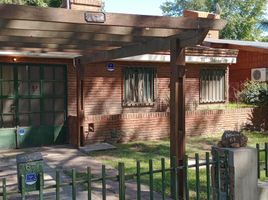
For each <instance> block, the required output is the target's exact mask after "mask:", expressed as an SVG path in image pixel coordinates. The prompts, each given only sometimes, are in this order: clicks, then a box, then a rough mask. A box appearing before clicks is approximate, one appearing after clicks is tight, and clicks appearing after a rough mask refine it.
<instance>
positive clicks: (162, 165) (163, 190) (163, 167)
mask: <svg viewBox="0 0 268 200" xmlns="http://www.w3.org/2000/svg"><path fill="white" fill-rule="evenodd" d="M161 176H162V200H165V198H166V194H165V192H166V166H165V158H161Z"/></svg>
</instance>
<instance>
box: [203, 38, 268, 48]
mask: <svg viewBox="0 0 268 200" xmlns="http://www.w3.org/2000/svg"><path fill="white" fill-rule="evenodd" d="M203 44H204V45H208V46H212V47H216V46H217V47H224V48H236V49H247V50H250V49H251V50H254V49H264V50H266V49H267V50H268V43H267V42H256V41H243V40H226V39H211V38H206V39H205V40H204V42H203Z"/></svg>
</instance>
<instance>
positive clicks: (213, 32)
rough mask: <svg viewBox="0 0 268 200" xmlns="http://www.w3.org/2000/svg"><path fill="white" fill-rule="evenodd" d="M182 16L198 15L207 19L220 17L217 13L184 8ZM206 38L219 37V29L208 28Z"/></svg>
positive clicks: (191, 16)
mask: <svg viewBox="0 0 268 200" xmlns="http://www.w3.org/2000/svg"><path fill="white" fill-rule="evenodd" d="M183 16H184V17H190V18H198V17H200V18H208V19H220V18H221V17H220V15H217V14H214V13H208V12H201V11H195V10H184V11H183ZM206 38H213V39H219V31H216V30H210V31H209V32H208V34H207V36H206Z"/></svg>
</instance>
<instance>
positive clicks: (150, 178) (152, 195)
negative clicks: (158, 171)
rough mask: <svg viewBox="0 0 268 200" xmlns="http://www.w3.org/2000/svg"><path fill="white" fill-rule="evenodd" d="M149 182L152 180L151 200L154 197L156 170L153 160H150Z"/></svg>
mask: <svg viewBox="0 0 268 200" xmlns="http://www.w3.org/2000/svg"><path fill="white" fill-rule="evenodd" d="M149 182H150V200H153V199H154V172H153V161H152V160H151V159H150V160H149Z"/></svg>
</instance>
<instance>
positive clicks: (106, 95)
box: [69, 62, 207, 143]
mask: <svg viewBox="0 0 268 200" xmlns="http://www.w3.org/2000/svg"><path fill="white" fill-rule="evenodd" d="M126 66H148V67H155V68H156V69H157V81H156V82H155V86H156V87H155V88H156V91H155V93H156V95H157V100H156V103H155V105H154V106H152V107H123V106H122V95H123V82H122V77H123V74H122V69H123V68H124V67H126ZM201 67H202V66H200V65H194V64H193V65H187V76H186V77H187V78H186V91H187V92H186V106H187V109H188V110H191V109H195V105H196V106H200V107H202V105H199V71H200V68H201ZM206 67H207V66H206ZM69 76H71V77H72V76H73V73H69ZM169 76H170V67H169V65H168V64H165V63H131V62H116V63H115V71H113V72H109V71H107V70H106V63H101V64H96V65H92V66H87V67H86V68H85V72H84V76H83V79H84V95H83V96H84V102H85V110H84V111H85V121H84V124H83V126H84V136H85V140H86V142H87V143H92V142H97V141H104V140H106V139H108V140H109V138H110V136H111V133H112V132H118V133H121V132H123V133H124V134H125V137H124V140H125V141H129V140H141V139H159V138H163V137H167V136H168V135H169V114H168V113H166V112H165V111H166V103H167V101H168V97H169V93H170V91H169V81H170V80H169ZM72 88H73V86H71V85H70V83H69V90H72ZM71 93H72V92H71ZM204 106H207V104H206V105H204ZM189 116H190V115H189ZM187 120H191V117H189V119H187ZM196 123H200V122H199V120H198V119H197V120H196ZM89 125H90V128H89ZM93 126H94V127H93ZM200 127H202V128H201V129H200V130H201V131H202V132H201V133H200V134H203V133H206V129H203V126H201V125H200ZM92 129H94V130H92ZM188 132H189V134H193V133H192V132H193V131H192V130H189V131H188Z"/></svg>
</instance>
